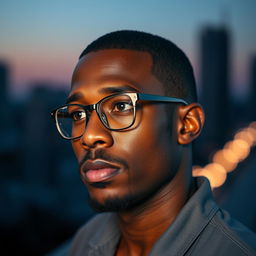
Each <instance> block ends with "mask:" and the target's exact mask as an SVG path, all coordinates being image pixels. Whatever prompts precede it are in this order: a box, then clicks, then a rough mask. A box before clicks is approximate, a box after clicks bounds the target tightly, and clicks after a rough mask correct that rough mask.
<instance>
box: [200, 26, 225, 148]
mask: <svg viewBox="0 0 256 256" xmlns="http://www.w3.org/2000/svg"><path fill="white" fill-rule="evenodd" d="M200 40H201V56H200V57H201V85H202V93H201V95H200V102H201V103H202V105H203V107H204V110H205V113H206V122H205V127H204V130H203V133H202V137H201V141H202V142H203V144H204V150H205V152H207V153H210V152H211V151H212V150H214V149H217V148H219V147H220V146H221V145H222V144H223V142H224V141H225V140H226V135H227V130H228V126H229V104H230V99H229V57H230V40H229V33H228V31H227V29H226V28H225V27H219V28H215V27H207V28H205V29H204V30H203V31H202V34H201V38H200Z"/></svg>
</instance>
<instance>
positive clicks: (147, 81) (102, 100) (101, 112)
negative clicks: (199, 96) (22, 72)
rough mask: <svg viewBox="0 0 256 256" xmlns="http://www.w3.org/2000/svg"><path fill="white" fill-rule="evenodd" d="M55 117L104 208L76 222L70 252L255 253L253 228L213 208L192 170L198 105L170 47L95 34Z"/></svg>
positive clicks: (144, 37) (126, 34) (186, 68)
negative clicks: (77, 227) (80, 223)
mask: <svg viewBox="0 0 256 256" xmlns="http://www.w3.org/2000/svg"><path fill="white" fill-rule="evenodd" d="M52 115H53V116H54V117H55V119H56V125H57V128H58V130H59V132H60V134H61V135H62V136H63V137H64V138H66V139H70V140H71V143H72V146H73V149H74V152H75V155H76V157H77V159H78V163H79V170H80V175H81V179H82V181H83V182H84V184H85V186H86V187H87V189H88V192H89V197H90V200H91V203H92V206H93V207H94V208H95V209H97V210H98V211H102V212H104V211H105V212H109V213H102V214H99V215H97V216H96V217H94V218H93V219H92V220H91V221H89V223H87V224H86V225H85V226H84V227H82V228H81V229H80V231H79V232H78V233H77V235H76V236H75V238H74V240H73V243H72V246H71V249H70V255H118V256H119V255H256V254H255V251H254V249H253V246H254V247H255V245H256V239H255V237H254V234H253V233H252V232H250V231H249V230H248V229H246V228H245V227H244V226H242V225H241V224H239V223H238V222H236V221H234V220H231V219H230V217H229V215H228V214H227V213H226V212H224V211H222V210H221V209H219V208H218V206H217V205H216V204H215V203H214V201H213V199H212V195H211V189H210V186H209V183H208V181H207V180H206V179H203V178H202V179H201V180H200V179H194V178H192V175H191V173H192V170H191V169H192V162H191V155H192V149H191V142H192V141H193V140H194V139H195V138H196V137H197V136H198V135H199V134H200V131H201V129H202V127H203V123H204V113H203V110H202V108H201V106H200V105H199V104H198V103H196V89H195V80H194V75H193V70H192V67H191V65H190V62H189V60H188V59H187V57H186V56H185V54H184V53H183V52H182V51H181V50H180V49H179V48H178V47H177V46H176V45H174V44H173V43H171V42H170V41H168V40H166V39H163V38H161V37H158V36H154V35H151V34H148V33H144V32H137V31H117V32H113V33H110V34H107V35H105V36H102V37H100V38H99V39H97V40H96V41H94V42H93V43H91V44H90V45H89V46H88V47H87V48H86V49H85V50H84V51H83V52H82V54H81V56H80V58H79V62H78V64H77V66H76V68H75V70H74V74H73V77H72V87H71V92H70V95H69V97H68V99H67V104H66V105H64V106H62V107H60V108H58V109H57V110H55V111H53V113H52Z"/></svg>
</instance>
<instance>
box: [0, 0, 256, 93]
mask: <svg viewBox="0 0 256 256" xmlns="http://www.w3.org/2000/svg"><path fill="white" fill-rule="evenodd" d="M255 14H256V1H255V0H214V1H212V0H137V1H136V0H129V1H124V0H123V1H122V0H119V1H118V0H108V1H105V0H72V1H71V0H69V1H67V0H44V1H37V0H22V1H20V0H1V2H0V35H1V36H0V60H4V61H5V62H7V63H8V64H9V65H10V67H11V85H12V87H11V90H12V92H13V93H16V94H19V93H24V92H27V91H28V90H29V89H30V88H31V86H33V84H35V83H36V82H37V81H45V82H52V83H56V84H59V86H62V84H66V85H67V86H69V83H70V78H71V75H72V70H73V68H74V66H75V64H76V62H77V58H78V56H79V54H80V53H81V51H82V50H83V49H84V48H85V47H86V45H87V44H89V43H90V42H91V41H93V40H94V39H96V38H97V37H99V36H101V35H103V34H105V33H108V32H110V31H114V30H119V29H135V30H142V31H146V32H150V33H153V34H158V35H160V36H163V37H165V38H167V39H170V40H172V41H173V42H174V43H176V44H177V45H178V46H179V47H181V48H182V49H183V50H184V51H185V53H186V54H187V55H188V57H189V58H190V60H191V62H192V65H193V66H194V70H195V74H196V77H197V80H198V81H199V80H200V79H199V71H200V67H199V66H200V63H199V46H200V44H199V42H200V32H201V31H202V29H203V28H204V27H206V26H208V25H214V26H221V25H223V24H225V25H226V26H227V27H228V29H229V30H230V36H231V40H232V42H231V52H232V59H231V60H232V67H231V68H232V74H233V75H232V84H233V89H234V92H235V94H236V95H243V94H245V93H246V92H247V90H246V89H247V88H248V81H249V72H248V69H249V63H250V59H251V57H252V55H255V54H256V30H255V24H256V17H255V16H256V15H255ZM233 89H232V90H233Z"/></svg>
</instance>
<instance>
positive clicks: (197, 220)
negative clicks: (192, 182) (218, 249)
mask: <svg viewBox="0 0 256 256" xmlns="http://www.w3.org/2000/svg"><path fill="white" fill-rule="evenodd" d="M196 182H197V185H198V189H197V190H196V192H195V193H194V194H193V195H192V196H191V198H190V199H189V200H188V201H187V203H186V204H185V205H184V207H183V208H182V210H181V211H180V213H179V214H178V216H177V217H176V219H175V221H174V222H173V223H172V224H171V226H170V227H169V228H168V229H167V230H166V231H165V233H164V234H163V235H162V236H161V238H160V239H159V240H158V241H157V243H156V244H155V245H154V247H153V249H152V250H151V253H150V255H162V256H164V255H170V252H171V253H172V255H184V254H185V252H186V251H187V250H188V249H189V247H190V246H191V245H192V243H193V242H194V241H195V239H196V238H197V237H198V236H199V235H200V233H201V232H202V231H203V229H204V228H205V226H206V225H207V224H208V223H209V221H210V220H211V219H212V217H213V216H214V215H215V213H216V211H217V210H218V209H219V208H218V206H217V205H216V203H215V202H214V201H213V198H212V192H211V188H210V184H209V181H208V180H207V179H206V178H203V177H199V178H196Z"/></svg>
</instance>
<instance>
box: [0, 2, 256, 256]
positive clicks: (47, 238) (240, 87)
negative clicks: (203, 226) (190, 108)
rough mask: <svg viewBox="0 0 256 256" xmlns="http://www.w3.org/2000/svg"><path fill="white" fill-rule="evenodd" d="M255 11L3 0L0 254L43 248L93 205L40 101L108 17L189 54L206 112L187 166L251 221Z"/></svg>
mask: <svg viewBox="0 0 256 256" xmlns="http://www.w3.org/2000/svg"><path fill="white" fill-rule="evenodd" d="M255 14H256V2H255V1H254V0H215V1H210V0H209V1H206V0H197V1H194V0H193V1H191V0H183V1H179V0H173V1H169V0H168V1H167V0H166V1H165V0H161V1H157V0H140V1H135V0H130V1H117V0H108V1H103V0H101V1H100V0H95V1H89V0H83V1H82V0H81V1H79V0H74V1H65V0H61V1H58V0H44V1H34V0H31V1H30V0H23V1H18V0H17V1H15V0H9V1H7V0H2V1H1V2H0V33H1V36H0V117H1V119H0V134H1V136H0V207H1V210H0V216H1V218H0V236H1V237H0V241H1V243H2V244H1V254H2V255H44V254H46V253H47V252H49V251H51V250H52V249H53V248H56V247H58V246H59V245H60V244H61V243H63V242H64V241H66V240H68V239H69V238H70V237H72V235H73V234H74V232H75V231H76V229H77V228H78V227H79V226H80V225H81V224H82V223H84V222H85V221H86V220H87V219H88V218H89V217H90V216H92V214H93V211H92V210H91V209H90V208H89V207H88V205H87V194H86V190H85V188H84V187H83V185H82V182H81V181H80V180H79V175H78V168H77V164H76V161H75V159H74V155H73V153H72V150H71V146H70V143H69V142H67V141H64V140H63V139H61V138H60V136H59V135H58V134H57V131H56V129H55V126H54V123H53V121H52V120H51V117H50V114H49V113H50V111H51V110H52V109H54V108H55V107H57V106H58V105H60V104H63V103H64V101H65V98H66V96H67V94H68V91H69V87H70V78H71V74H72V71H73V68H74V66H75V64H76V62H77V59H78V56H79V54H80V53H81V51H82V50H83V49H84V48H85V47H86V45H87V44H88V43H90V42H91V41H93V40H94V39H96V38H97V37H99V36H101V35H103V34H105V33H107V32H110V31H114V30H118V29H135V30H143V31H146V32H150V33H153V34H158V35H160V36H163V37H165V38H167V39H170V40H172V41H173V42H175V43H176V44H177V45H178V46H179V47H181V48H182V49H183V50H184V51H185V53H186V54H187V55H188V57H189V58H190V60H191V62H192V64H193V67H194V71H195V75H196V79H197V84H198V93H199V101H200V103H201V104H202V105H203V107H204V108H205V111H206V116H207V119H206V124H205V129H204V131H203V133H202V136H201V137H200V139H198V140H197V142H196V143H195V145H194V149H195V150H194V169H193V175H194V176H198V175H205V176H207V177H208V178H209V180H210V182H211V186H212V189H213V192H214V196H215V198H216V200H217V201H218V203H219V204H220V205H221V206H222V207H223V208H225V209H227V210H228V211H229V212H230V213H231V215H232V216H234V217H235V218H237V219H239V220H240V221H241V222H243V223H244V224H246V225H247V226H249V227H250V228H251V229H252V230H253V231H254V232H256V204H255V198H256V190H255V187H256V155H255V153H256V149H255V144H256V123H255V121H256V108H255V102H256V32H255V24H256V15H255Z"/></svg>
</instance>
